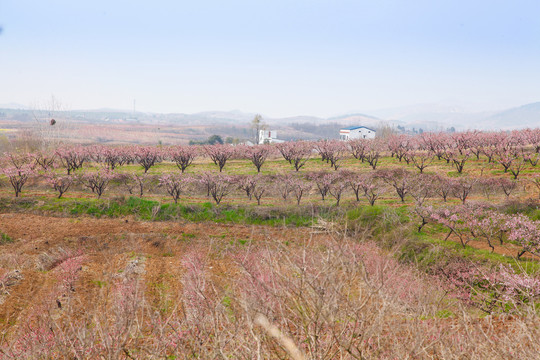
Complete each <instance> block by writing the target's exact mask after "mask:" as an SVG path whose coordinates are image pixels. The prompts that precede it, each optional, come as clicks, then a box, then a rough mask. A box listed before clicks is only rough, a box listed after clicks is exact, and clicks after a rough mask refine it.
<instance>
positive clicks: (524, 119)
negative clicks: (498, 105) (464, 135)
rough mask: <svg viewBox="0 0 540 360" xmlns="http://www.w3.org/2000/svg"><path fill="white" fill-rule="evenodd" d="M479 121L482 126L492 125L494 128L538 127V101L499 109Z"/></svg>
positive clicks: (539, 113)
mask: <svg viewBox="0 0 540 360" xmlns="http://www.w3.org/2000/svg"><path fill="white" fill-rule="evenodd" d="M481 123H482V125H483V126H484V127H487V128H489V127H493V128H494V129H495V130H496V129H503V130H507V129H515V128H527V127H540V102H535V103H531V104H527V105H523V106H519V107H515V108H512V109H508V110H505V111H501V112H499V113H496V114H494V115H492V116H489V117H487V118H486V119H484V120H482V122H481Z"/></svg>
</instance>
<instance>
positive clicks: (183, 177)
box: [2, 164, 540, 205]
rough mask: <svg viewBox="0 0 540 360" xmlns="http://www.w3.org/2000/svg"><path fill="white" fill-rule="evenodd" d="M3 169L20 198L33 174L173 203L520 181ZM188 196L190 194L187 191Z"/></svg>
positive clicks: (438, 190) (421, 191) (375, 193)
mask: <svg viewBox="0 0 540 360" xmlns="http://www.w3.org/2000/svg"><path fill="white" fill-rule="evenodd" d="M2 173H3V174H4V176H5V178H6V179H7V182H8V183H9V184H10V185H11V187H12V188H13V190H14V194H15V196H16V197H18V196H19V194H20V193H21V191H22V189H23V187H24V186H25V184H26V183H27V182H28V181H29V180H30V179H33V178H34V179H36V181H37V182H39V180H40V179H45V180H46V181H47V183H48V184H50V185H51V186H52V188H53V189H54V191H56V192H57V193H58V197H62V196H63V194H64V193H66V192H67V191H68V190H69V189H70V188H71V187H72V185H74V184H80V185H82V186H83V187H85V188H87V189H89V190H91V191H92V192H94V193H96V195H97V196H98V197H101V195H102V194H103V193H104V192H105V190H106V188H107V186H108V185H109V183H110V182H111V181H112V182H115V183H118V184H122V186H123V188H124V189H125V191H127V192H129V194H138V195H139V196H142V195H143V193H144V192H145V189H146V188H148V187H150V186H151V185H152V186H155V185H157V184H158V183H159V184H161V185H162V186H164V187H165V188H166V189H167V192H169V194H170V195H171V196H173V199H174V200H175V202H176V201H178V199H179V197H180V193H181V192H184V191H183V190H184V189H186V185H187V184H193V183H196V184H199V183H200V184H205V186H206V188H207V195H208V196H210V194H211V193H212V191H211V190H210V189H211V188H212V187H213V186H214V185H212V184H213V183H216V184H218V185H219V188H220V190H215V191H214V193H213V194H212V196H213V197H214V200H216V202H217V203H219V202H220V200H221V198H223V196H224V195H225V194H222V195H220V196H217V195H216V192H222V193H228V192H230V190H231V189H232V188H233V187H234V186H233V185H235V184H236V185H238V188H239V189H240V190H243V191H245V192H246V195H247V196H248V198H249V199H250V200H251V199H252V197H253V196H254V197H255V198H256V199H257V202H258V203H260V201H261V198H262V196H263V195H268V194H269V189H270V188H276V189H278V190H276V191H275V193H274V195H276V194H277V195H279V196H280V197H282V198H283V199H284V200H286V199H287V198H288V195H289V194H291V193H293V194H295V195H294V196H295V197H296V199H297V203H298V204H299V203H300V200H301V199H302V197H304V196H305V195H306V194H308V193H315V194H319V195H320V196H321V199H322V200H323V201H324V200H325V199H326V198H327V197H330V196H331V197H334V198H335V199H336V202H337V205H339V203H340V200H341V199H342V197H343V195H345V194H346V193H347V192H349V193H352V194H354V197H355V199H356V201H359V200H360V198H361V197H362V196H364V197H366V198H367V199H368V201H369V203H370V204H371V205H374V203H375V201H376V200H377V199H378V198H379V197H381V196H383V195H387V194H390V193H395V194H396V195H397V197H398V198H399V199H400V200H401V202H405V199H406V197H407V196H411V197H412V198H413V199H414V201H415V203H416V204H418V205H422V204H423V203H424V201H425V200H426V199H430V198H435V197H439V198H440V199H441V200H442V202H447V200H448V199H449V198H450V197H454V198H456V199H459V200H460V201H461V202H462V203H463V204H465V203H466V201H467V199H468V198H469V197H470V195H471V194H472V193H473V192H476V193H477V194H481V196H483V197H485V198H486V199H488V200H489V198H490V197H491V196H493V195H500V194H504V195H505V196H506V197H507V198H508V197H509V196H510V195H511V194H512V193H513V192H514V191H515V190H516V189H517V188H518V185H519V183H518V181H516V180H511V179H508V178H502V177H479V178H475V177H467V176H462V177H458V178H449V177H445V176H440V175H432V174H419V173H415V172H411V171H407V170H405V169H403V168H394V169H382V170H377V171H373V172H369V173H357V172H353V171H350V170H347V169H340V170H339V171H331V172H327V171H318V172H309V173H305V174H304V173H302V174H300V173H295V172H292V173H289V174H281V175H280V174H273V175H261V174H257V175H236V176H229V175H226V174H224V173H212V172H205V173H202V174H199V175H196V174H192V175H187V174H184V173H181V172H176V173H175V172H165V173H163V174H161V175H150V174H148V173H120V172H118V171H116V170H111V169H109V168H106V167H102V168H98V169H97V170H92V171H80V172H76V173H70V174H65V173H60V172H57V171H54V170H52V169H49V170H47V171H38V170H37V169H36V168H33V167H32V166H31V165H29V164H22V165H20V166H19V167H9V168H6V169H4V170H2ZM158 180H159V182H158ZM523 183H524V184H532V185H534V186H535V187H537V188H538V191H539V193H540V174H537V175H534V176H532V177H530V178H529V179H528V180H527V182H526V183H525V182H523ZM270 185H272V186H270ZM216 186H217V185H216ZM169 189H170V190H169ZM279 189H280V190H279ZM181 190H182V191H181ZM190 191H192V192H193V193H196V189H190ZM186 195H187V196H189V192H187V193H186ZM218 198H219V200H218Z"/></svg>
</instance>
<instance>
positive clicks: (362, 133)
mask: <svg viewBox="0 0 540 360" xmlns="http://www.w3.org/2000/svg"><path fill="white" fill-rule="evenodd" d="M374 138H375V130H373V129H370V128H367V127H365V126H349V127H346V128H343V129H340V130H339V140H350V139H374Z"/></svg>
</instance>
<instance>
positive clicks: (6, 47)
mask: <svg viewBox="0 0 540 360" xmlns="http://www.w3.org/2000/svg"><path fill="white" fill-rule="evenodd" d="M0 27H2V28H3V31H2V32H1V33H0V104H1V103H9V102H16V103H21V104H25V105H30V104H32V103H35V102H40V101H45V100H46V99H48V98H50V96H51V94H54V96H55V97H57V98H58V99H60V100H61V101H62V102H63V103H64V104H65V105H66V106H67V107H69V108H70V109H81V108H102V107H113V108H123V109H129V108H131V106H132V103H133V99H136V101H137V109H138V110H142V111H156V112H188V113H190V112H197V111H204V110H231V109H240V110H243V111H248V112H260V113H263V114H266V115H269V116H286V115H299V114H310V115H319V116H329V115H337V114H342V113H347V112H350V111H367V110H369V109H377V108H385V107H395V106H402V105H411V104H417V103H428V102H443V103H473V104H483V105H484V106H486V107H490V106H494V107H499V108H500V107H505V106H514V105H520V104H524V103H528V102H535V101H540V1H538V0H531V1H520V0H513V1H510V0H505V1H499V0H485V1H480V0H466V1H462V0H448V1H443V0H425V1H420V0H402V1H397V0H396V1H390V0H370V1H360V0H358V1H344V0H332V1H331V0H320V1H318V0H286V1H282V0H268V1H257V0H247V1H235V0H229V1H210V0H193V1H159V0H153V1H136V0H129V1H128V0H126V1H123V0H108V1H97V0H93V1H82V0H65V1H61V0H50V1H43V0H40V1H37V0H36V1H27V0H0Z"/></svg>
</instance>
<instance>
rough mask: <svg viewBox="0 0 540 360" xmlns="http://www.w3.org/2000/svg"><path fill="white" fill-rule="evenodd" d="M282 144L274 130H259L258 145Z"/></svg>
mask: <svg viewBox="0 0 540 360" xmlns="http://www.w3.org/2000/svg"><path fill="white" fill-rule="evenodd" d="M282 142H283V140H279V139H278V138H277V131H276V130H272V131H270V130H259V144H277V143H282Z"/></svg>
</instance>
